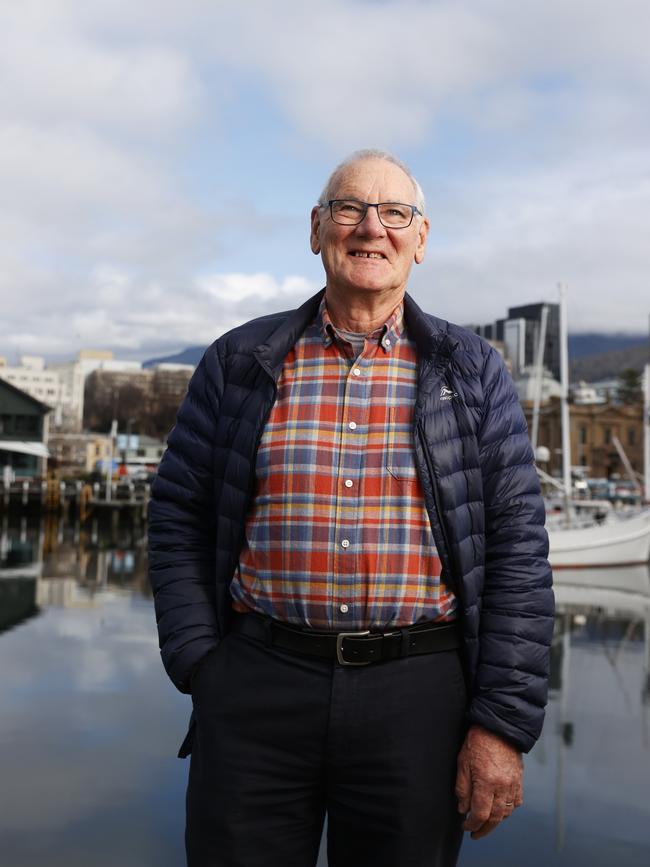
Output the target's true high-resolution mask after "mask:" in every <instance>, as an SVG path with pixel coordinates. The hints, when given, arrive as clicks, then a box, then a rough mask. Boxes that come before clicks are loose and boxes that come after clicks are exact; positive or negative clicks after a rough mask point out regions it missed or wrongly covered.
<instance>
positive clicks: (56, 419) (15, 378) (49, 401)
mask: <svg viewBox="0 0 650 867" xmlns="http://www.w3.org/2000/svg"><path fill="white" fill-rule="evenodd" d="M0 379H3V380H4V381H5V382H10V383H11V384H12V385H15V386H16V388H19V389H20V390H21V391H23V392H25V394H29V395H31V397H34V398H36V400H38V401H40V403H44V404H46V405H47V406H48V407H49V408H50V409H51V410H53V413H52V421H51V424H52V425H53V426H58V425H60V424H61V421H62V418H63V409H64V404H65V402H66V395H65V389H64V386H63V383H62V382H61V377H60V376H59V374H58V373H57V372H56V371H53V370H49V369H47V370H46V368H45V359H44V358H41V357H40V356H38V355H23V356H21V358H20V363H19V364H17V365H15V366H11V365H8V364H7V363H6V361H5V359H4V358H2V359H0Z"/></svg>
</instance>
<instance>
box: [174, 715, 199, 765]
mask: <svg viewBox="0 0 650 867" xmlns="http://www.w3.org/2000/svg"><path fill="white" fill-rule="evenodd" d="M195 731H196V717H195V716H194V711H192V714H191V716H190V722H189V725H188V727H187V734H186V735H185V737H184V738H183V743H182V744H181V746H180V749H179V750H178V758H179V759H186V758H187V757H188V756H189V755H190V753H191V752H192V746H193V744H194V733H195Z"/></svg>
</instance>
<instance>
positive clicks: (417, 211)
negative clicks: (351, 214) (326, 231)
mask: <svg viewBox="0 0 650 867" xmlns="http://www.w3.org/2000/svg"><path fill="white" fill-rule="evenodd" d="M337 202H354V203H355V205H360V206H361V207H362V208H363V214H362V216H361V219H360V220H357V222H356V223H341V222H340V221H339V220H335V219H334V210H333V208H332V205H335V204H336V203H337ZM382 205H400V207H402V208H410V209H411V219H410V220H409V221H408V223H407V224H406V225H405V226H387V225H386V223H384V221H383V220H382V218H381V215H380V213H379V209H380V208H381V206H382ZM321 207H322V208H324V207H328V208H329V209H330V217H331V219H332V222H333V223H336V225H337V226H359V225H360V224H361V223H363V221H364V220H365V219H366V214H367V213H368V208H377V218H378V219H379V222H380V223H381V224H382V226H383V227H384V229H395V230H396V231H399V230H400V229H408V227H409V226H410V225H411V223H412V222H413V217H414V216H415V215H416V214H417V215H418V217H423V216H424V214H423V213H422V211H421V210H420V209H419V208H418V207H417V205H409V204H407V203H406V202H377V203H376V204H372V202H361V201H359V199H329V201H328V202H327V205H325V204H322V205H321Z"/></svg>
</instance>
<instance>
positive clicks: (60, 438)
mask: <svg viewBox="0 0 650 867" xmlns="http://www.w3.org/2000/svg"><path fill="white" fill-rule="evenodd" d="M48 448H49V450H50V455H51V457H52V458H53V459H55V460H56V465H57V467H58V468H59V469H60V471H61V474H62V475H63V476H64V477H65V478H72V477H74V476H83V475H88V474H89V473H92V472H94V471H96V470H98V469H101V468H102V467H103V466H105V465H106V462H107V461H108V460H110V458H111V456H112V453H113V445H112V442H111V437H110V435H108V434H101V433H81V432H63V431H60V432H58V431H57V432H54V433H51V434H50V438H49V441H48Z"/></svg>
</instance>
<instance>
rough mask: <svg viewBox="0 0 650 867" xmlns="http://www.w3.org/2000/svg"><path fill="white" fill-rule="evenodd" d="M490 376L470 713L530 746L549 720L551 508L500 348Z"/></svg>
mask: <svg viewBox="0 0 650 867" xmlns="http://www.w3.org/2000/svg"><path fill="white" fill-rule="evenodd" d="M482 379H483V393H484V396H485V402H484V406H483V414H482V418H481V423H480V429H479V456H480V463H481V472H482V477H483V490H484V503H485V546H486V548H485V585H484V590H483V604H482V610H481V615H480V634H479V648H480V649H479V660H478V670H477V679H476V690H475V694H474V700H473V702H472V706H471V709H470V717H471V719H472V721H473V722H476V723H479V724H481V725H483V726H484V727H485V728H487V729H490V730H492V731H496V732H498V733H499V734H502V735H504V736H505V737H507V738H508V739H509V740H511V741H512V742H513V743H514V744H515V745H517V746H518V747H519V748H520V749H522V750H524V751H528V750H529V749H530V748H531V747H532V746H533V744H534V743H535V741H536V740H537V738H538V737H539V734H540V732H541V729H542V723H543V720H544V708H545V706H546V701H547V678H548V668H549V655H550V654H549V648H550V643H551V638H552V634H553V612H554V598H553V591H552V589H551V568H550V565H549V563H548V560H547V556H548V537H547V534H546V531H545V529H544V518H545V510H544V503H543V501H542V498H541V496H540V489H539V482H538V479H537V473H536V471H535V467H534V463H533V453H532V449H531V446H530V441H529V438H528V431H527V427H526V421H525V418H524V415H523V412H522V410H521V407H520V404H519V401H518V399H517V395H516V392H515V389H514V385H513V383H512V380H511V378H510V375H509V374H508V372H507V371H506V369H505V367H504V365H503V362H502V361H501V358H500V357H499V355H498V353H496V352H495V351H494V350H489V352H488V354H487V357H486V359H485V364H484V368H483V375H482Z"/></svg>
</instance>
